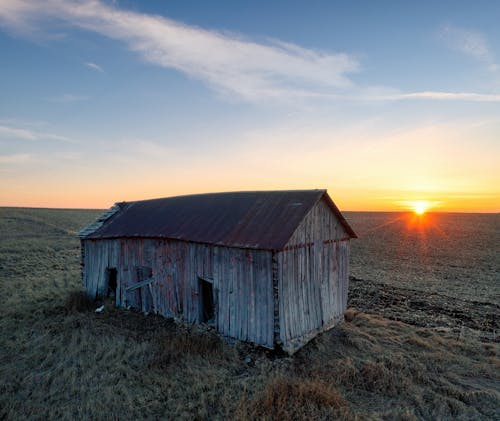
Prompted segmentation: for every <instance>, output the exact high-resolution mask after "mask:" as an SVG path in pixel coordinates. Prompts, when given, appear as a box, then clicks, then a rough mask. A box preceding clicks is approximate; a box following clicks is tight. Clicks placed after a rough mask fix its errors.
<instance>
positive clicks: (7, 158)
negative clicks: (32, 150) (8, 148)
mask: <svg viewBox="0 0 500 421" xmlns="http://www.w3.org/2000/svg"><path fill="white" fill-rule="evenodd" d="M28 162H31V155H29V154H25V153H23V154H13V155H0V164H25V163H28Z"/></svg>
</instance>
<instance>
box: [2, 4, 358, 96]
mask: <svg viewBox="0 0 500 421" xmlns="http://www.w3.org/2000/svg"><path fill="white" fill-rule="evenodd" d="M54 19H56V20H60V21H62V22H64V23H66V24H68V23H69V24H71V25H74V26H77V27H80V28H84V29H87V30H90V31H93V32H96V33H100V34H102V35H104V36H107V37H109V38H113V39H117V40H120V41H122V42H124V43H126V45H127V46H128V47H129V48H130V49H131V50H132V51H134V52H136V53H137V54H139V55H140V56H141V57H142V58H143V59H144V60H146V61H148V62H151V63H154V64H156V65H159V66H163V67H167V68H174V69H177V70H179V71H181V72H183V73H185V74H187V75H189V76H191V77H194V78H196V79H199V80H201V81H203V82H204V83H206V84H207V85H209V86H210V87H212V88H213V89H216V90H217V91H218V92H221V93H224V94H228V95H229V96H231V97H234V96H236V97H238V98H240V99H244V100H247V101H255V100H263V99H269V98H277V99H279V98H282V97H290V96H292V97H302V96H304V95H309V94H311V93H315V92H323V91H325V90H328V91H331V92H333V91H335V90H339V89H340V90H341V89H343V88H346V87H349V86H351V81H350V80H349V77H348V75H349V73H352V72H355V71H357V70H358V67H359V64H358V61H357V59H356V58H355V57H353V56H351V55H349V54H344V53H332V52H322V51H316V50H313V49H306V48H302V47H300V46H298V45H295V44H289V43H283V42H279V41H272V40H269V41H268V42H266V43H257V42H254V41H251V40H247V39H244V38H243V37H241V36H239V35H235V34H228V33H223V32H218V31H213V30H206V29H202V28H198V27H194V26H188V25H185V24H182V23H179V22H176V21H173V20H171V19H167V18H164V17H160V16H156V15H147V14H141V13H136V12H132V11H125V10H122V9H119V8H117V7H113V6H110V5H107V4H103V3H100V2H99V1H83V2H82V1H79V2H75V1H63V0H47V1H45V2H43V3H42V2H39V1H21V0H7V1H6V2H5V1H4V2H2V4H1V5H0V22H1V23H3V25H4V26H6V27H8V28H11V29H12V30H17V31H24V32H27V31H29V28H33V27H37V26H38V27H41V26H43V23H46V22H48V21H49V20H50V21H51V23H52V24H53V21H54Z"/></svg>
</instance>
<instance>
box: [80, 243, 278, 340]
mask: <svg viewBox="0 0 500 421" xmlns="http://www.w3.org/2000/svg"><path fill="white" fill-rule="evenodd" d="M82 256H83V259H84V267H83V285H84V287H85V288H86V290H87V292H88V294H89V295H91V296H94V297H95V296H104V295H106V293H107V290H108V280H107V275H106V274H107V269H108V268H116V270H117V281H118V282H117V291H116V304H117V305H118V306H121V307H129V306H130V307H132V308H135V309H138V310H140V311H143V312H157V313H159V314H161V315H163V316H166V317H172V316H175V317H181V318H183V319H184V320H186V321H187V322H191V323H197V322H199V321H200V297H199V278H204V279H209V280H211V281H212V282H213V292H214V295H215V297H214V301H215V303H216V308H215V327H216V329H217V330H218V331H219V332H221V333H222V334H223V335H226V336H230V337H233V338H237V339H240V340H245V341H251V342H254V343H257V344H260V345H263V346H267V347H269V348H272V347H273V346H274V337H273V335H274V305H273V303H274V294H273V278H272V252H271V251H265V250H251V249H239V248H229V247H221V246H214V245H207V244H198V243H189V242H185V241H177V240H169V239H154V238H126V239H99V240H92V239H87V240H85V239H84V240H83V241H82ZM141 267H145V268H151V274H152V278H153V279H154V281H153V282H152V283H149V284H147V285H145V286H143V287H141V288H136V289H134V290H132V291H128V292H127V291H126V288H129V287H131V286H133V285H134V284H137V283H138V282H140V281H145V279H139V276H138V268H141Z"/></svg>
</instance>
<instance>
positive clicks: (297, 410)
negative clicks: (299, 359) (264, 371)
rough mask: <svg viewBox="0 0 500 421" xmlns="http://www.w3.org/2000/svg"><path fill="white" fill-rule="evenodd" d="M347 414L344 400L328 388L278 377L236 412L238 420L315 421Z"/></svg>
mask: <svg viewBox="0 0 500 421" xmlns="http://www.w3.org/2000/svg"><path fill="white" fill-rule="evenodd" d="M339 411H341V412H343V413H344V415H347V414H349V408H348V404H347V402H346V400H345V399H344V398H343V397H342V396H341V395H340V393H339V392H338V391H337V390H336V389H334V388H332V387H331V386H330V385H328V384H326V383H323V382H322V381H320V380H316V379H303V378H296V377H284V376H279V377H276V378H273V379H271V380H270V381H269V383H268V384H267V385H266V387H265V388H264V390H263V391H262V392H261V393H259V394H257V396H256V397H255V398H254V399H252V400H250V401H248V400H246V399H243V400H242V402H241V403H240V407H239V408H238V418H240V419H267V420H285V419H318V418H324V417H326V416H328V415H334V414H338V413H339Z"/></svg>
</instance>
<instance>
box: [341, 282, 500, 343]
mask: <svg viewBox="0 0 500 421" xmlns="http://www.w3.org/2000/svg"><path fill="white" fill-rule="evenodd" d="M349 282H350V285H349V301H348V306H349V307H354V308H357V309H358V310H360V311H363V312H365V313H371V314H380V315H383V316H384V317H386V318H388V319H391V320H398V321H402V322H405V323H408V324H411V325H415V326H420V327H431V328H441V329H449V330H452V331H453V332H456V334H457V336H460V335H464V334H472V335H475V336H477V337H479V338H480V339H482V340H487V341H494V342H499V341H500V335H499V325H500V323H499V320H500V319H499V315H500V306H499V305H497V304H494V303H485V302H479V301H471V300H460V299H458V298H453V297H448V296H445V295H442V294H438V293H436V292H425V291H420V290H414V289H409V288H403V287H395V286H393V285H387V284H384V283H379V282H374V281H370V280H365V279H360V278H356V277H354V276H351V277H350V278H349Z"/></svg>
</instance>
